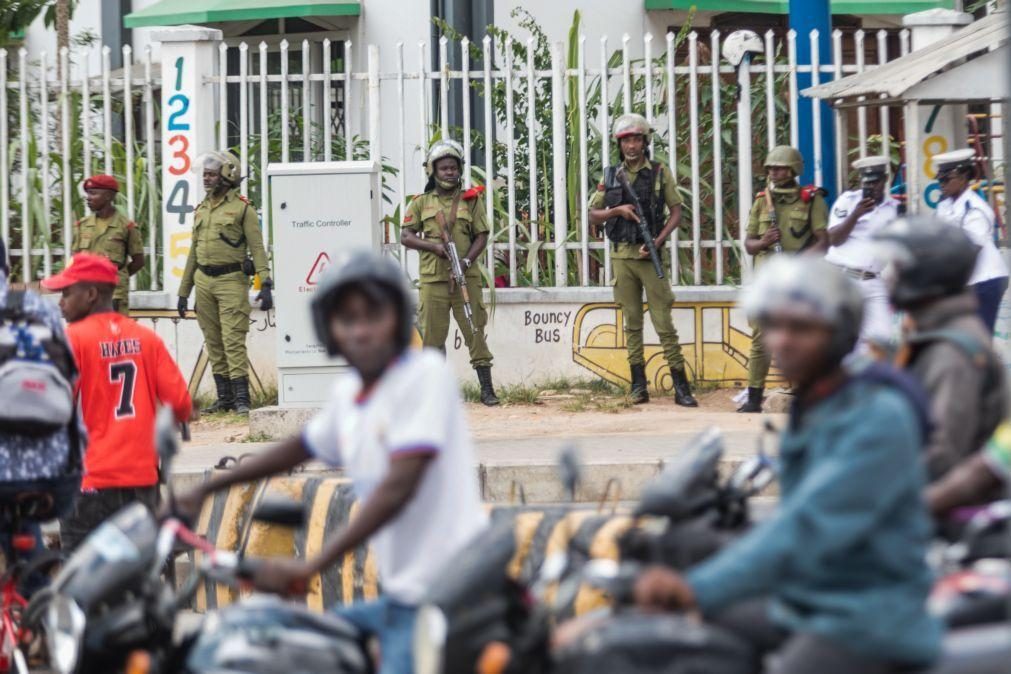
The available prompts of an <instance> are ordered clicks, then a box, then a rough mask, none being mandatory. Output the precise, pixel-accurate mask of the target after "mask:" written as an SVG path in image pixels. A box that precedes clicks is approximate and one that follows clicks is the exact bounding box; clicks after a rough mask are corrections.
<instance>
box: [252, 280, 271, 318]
mask: <svg viewBox="0 0 1011 674" xmlns="http://www.w3.org/2000/svg"><path fill="white" fill-rule="evenodd" d="M273 287H274V282H273V281H271V280H270V279H269V278H268V279H264V281H263V283H262V284H261V285H260V292H258V293H257V294H256V301H257V302H259V303H260V311H270V310H271V309H273V308H274V295H273V293H272V292H271V290H272V289H273Z"/></svg>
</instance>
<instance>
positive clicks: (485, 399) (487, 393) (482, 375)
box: [475, 365, 498, 407]
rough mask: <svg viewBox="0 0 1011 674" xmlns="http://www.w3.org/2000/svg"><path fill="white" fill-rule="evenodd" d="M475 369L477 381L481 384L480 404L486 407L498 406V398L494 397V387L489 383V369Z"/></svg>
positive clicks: (484, 366) (486, 366)
mask: <svg viewBox="0 0 1011 674" xmlns="http://www.w3.org/2000/svg"><path fill="white" fill-rule="evenodd" d="M475 369H476V370H477V380H478V382H479V383H480V384H481V402H482V403H484V404H485V405H487V406H488V407H494V406H495V405H498V396H497V395H495V387H494V386H493V385H492V383H491V367H489V366H488V365H482V366H481V367H478V368H475Z"/></svg>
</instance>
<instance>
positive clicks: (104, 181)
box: [84, 173, 119, 192]
mask: <svg viewBox="0 0 1011 674" xmlns="http://www.w3.org/2000/svg"><path fill="white" fill-rule="evenodd" d="M84 189H86V190H112V191H113V192H118V191H119V182H117V180H116V179H115V178H113V177H112V176H110V175H105V174H104V173H103V174H100V175H97V176H91V177H90V178H87V179H86V180H85V181H84Z"/></svg>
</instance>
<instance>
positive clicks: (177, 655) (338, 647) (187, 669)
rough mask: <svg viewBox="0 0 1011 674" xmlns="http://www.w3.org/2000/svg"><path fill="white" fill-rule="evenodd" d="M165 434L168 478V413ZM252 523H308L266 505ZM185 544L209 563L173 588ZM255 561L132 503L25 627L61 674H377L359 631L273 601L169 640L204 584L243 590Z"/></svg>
mask: <svg viewBox="0 0 1011 674" xmlns="http://www.w3.org/2000/svg"><path fill="white" fill-rule="evenodd" d="M157 432H158V443H157V445H158V450H159V455H160V458H161V461H162V468H163V470H165V471H166V472H167V470H168V467H169V466H170V464H171V460H172V457H173V456H174V455H175V454H176V452H177V451H178V442H179V441H178V437H177V433H176V429H175V426H174V422H173V421H172V417H171V413H167V414H162V415H159V420H158V431H157ZM169 498H170V499H174V495H173V493H172V491H171V487H170V488H169ZM253 518H254V519H255V520H257V521H261V522H266V523H271V524H275V525H279V526H300V525H301V524H302V523H303V520H304V511H303V509H302V506H301V505H300V504H294V503H289V502H283V501H273V502H272V501H264V502H263V503H262V504H260V505H259V506H258V507H257V509H256V511H255V512H254V514H253ZM180 545H182V546H183V547H185V548H189V549H193V550H198V551H200V552H201V553H202V555H201V559H200V563H199V564H198V565H197V567H196V568H195V569H194V570H193V572H192V573H191V574H190V576H189V578H188V579H187V580H186V581H185V582H184V583H183V584H182V586H181V587H180V588H179V589H176V588H175V587H174V583H172V582H170V581H169V580H167V579H166V578H165V574H164V573H163V572H164V570H165V567H166V563H167V562H170V561H172V560H174V559H175V556H176V553H177V552H178V551H179V546H180ZM256 564H257V561H256V560H252V559H244V558H243V557H242V556H241V555H239V554H236V553H233V552H228V551H223V550H217V549H215V548H214V546H212V545H211V544H210V543H208V542H207V541H206V540H204V539H203V538H201V537H200V536H199V535H197V534H196V533H194V532H193V531H192V530H191V529H190V528H189V527H188V526H187V525H186V524H185V523H184V522H182V521H180V520H178V519H176V518H172V517H170V518H168V519H166V520H164V521H163V522H161V523H160V524H159V523H158V522H157V521H156V519H155V517H154V516H153V515H152V514H151V513H150V512H149V511H148V510H147V509H146V508H145V507H144V506H142V505H140V504H134V505H131V506H127V507H126V508H124V509H123V510H121V511H119V512H118V513H116V514H115V515H114V516H113V517H111V518H109V519H108V520H107V521H106V522H104V523H103V524H102V525H101V526H100V527H99V528H98V529H96V530H95V531H94V532H92V533H91V535H90V536H88V538H87V539H86V540H85V541H84V542H83V543H82V544H81V546H80V547H79V548H78V549H77V550H76V551H75V552H74V554H73V555H71V557H70V559H69V560H68V561H67V563H66V564H65V566H64V567H63V569H62V570H61V571H60V573H59V574H58V575H57V577H56V578H55V580H54V581H53V583H52V584H51V586H50V587H49V588H47V590H45V591H44V592H42V593H39V594H38V595H36V597H35V598H33V600H32V602H31V604H30V605H29V607H28V609H27V610H26V620H29V621H31V624H33V625H38V626H41V628H42V630H43V631H44V634H45V639H46V645H47V647H48V652H49V656H50V666H51V668H52V670H53V671H54V672H55V674H72V673H80V674H89V673H96V674H97V673H102V674H107V673H108V672H128V673H129V674H171V673H175V672H179V673H186V674H203V673H206V674H211V673H212V672H213V673H214V674H225V673H229V672H231V673H235V674H238V673H246V674H256V673H260V672H263V673H266V672H271V673H273V672H277V671H285V672H287V673H288V674H303V673H304V674H309V673H315V672H321V671H329V672H333V671H336V672H343V673H347V674H352V673H353V674H359V673H361V674H368V673H369V672H371V671H372V665H371V662H370V660H369V658H368V655H367V653H366V649H365V644H364V640H363V638H362V635H361V634H360V633H359V632H358V630H357V629H356V628H354V627H353V626H352V625H350V624H349V623H347V622H345V621H343V620H341V619H340V618H337V617H336V616H333V615H328V614H317V613H313V612H311V611H309V610H307V609H305V608H303V607H299V606H296V605H294V604H291V603H287V602H284V601H283V600H281V599H279V598H276V597H266V596H254V597H252V598H251V599H248V600H246V601H242V602H239V603H238V604H235V605H232V606H230V607H228V608H226V609H224V610H222V611H220V612H217V613H211V614H209V615H208V616H207V617H206V618H205V619H204V620H203V623H202V625H201V626H200V627H199V628H198V629H197V630H194V631H192V632H190V633H188V634H185V635H182V636H181V637H180V638H178V639H174V638H173V636H174V632H175V627H176V620H177V617H178V615H179V613H180V611H181V610H182V608H183V607H184V606H187V605H189V602H190V600H191V599H192V598H193V596H194V595H195V593H196V591H197V588H198V587H200V586H201V585H202V584H203V583H204V582H206V581H208V580H209V581H213V582H218V583H223V584H226V585H228V586H230V587H243V586H244V585H245V583H246V582H247V581H248V579H249V578H251V577H252V576H253V574H254V573H255V571H256Z"/></svg>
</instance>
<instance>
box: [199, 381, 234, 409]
mask: <svg viewBox="0 0 1011 674" xmlns="http://www.w3.org/2000/svg"><path fill="white" fill-rule="evenodd" d="M214 386H215V387H216V388H217V389H218V399H217V400H216V401H215V402H214V404H212V405H210V406H208V407H207V408H206V409H204V410H203V412H204V413H205V414H215V413H217V412H228V411H230V410H234V409H235V394H234V393H232V382H230V381H229V380H228V377H226V376H225V375H223V374H216V375H214Z"/></svg>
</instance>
